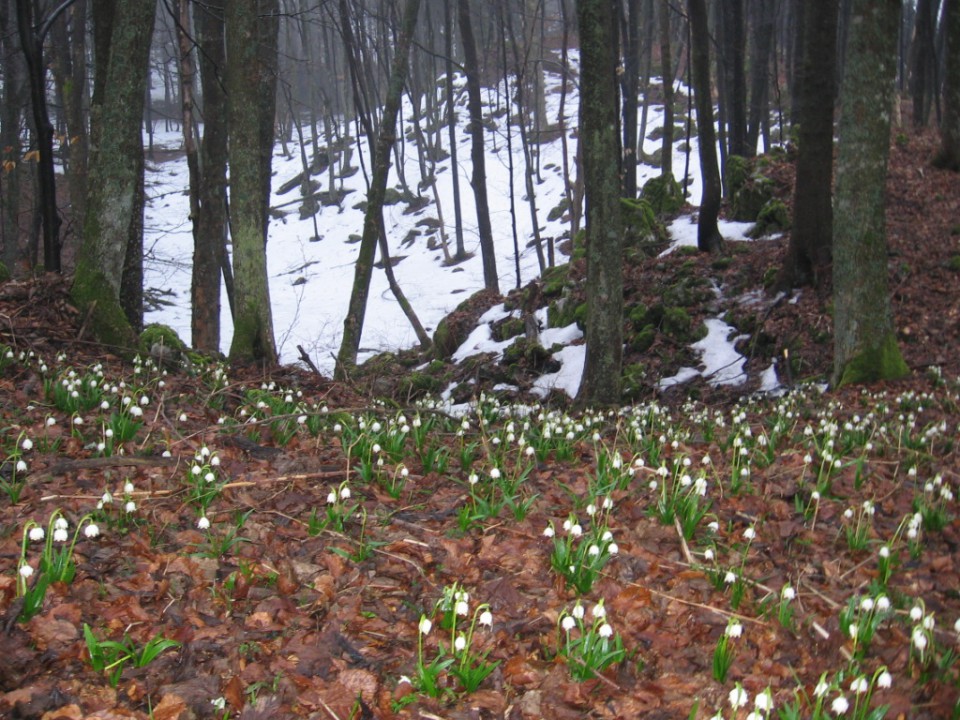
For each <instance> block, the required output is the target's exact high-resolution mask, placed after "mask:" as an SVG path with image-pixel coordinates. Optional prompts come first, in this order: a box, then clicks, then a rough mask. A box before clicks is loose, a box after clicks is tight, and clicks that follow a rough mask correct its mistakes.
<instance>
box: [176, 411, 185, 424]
mask: <svg viewBox="0 0 960 720" xmlns="http://www.w3.org/2000/svg"><path fill="white" fill-rule="evenodd" d="M178 420H180V422H186V421H187V414H186V413H185V412H182V413H180V417H179V418H178Z"/></svg>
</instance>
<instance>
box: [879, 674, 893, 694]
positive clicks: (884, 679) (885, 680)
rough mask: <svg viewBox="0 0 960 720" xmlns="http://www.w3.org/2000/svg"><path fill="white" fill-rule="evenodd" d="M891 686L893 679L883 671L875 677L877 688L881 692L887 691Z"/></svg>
mask: <svg viewBox="0 0 960 720" xmlns="http://www.w3.org/2000/svg"><path fill="white" fill-rule="evenodd" d="M891 685H893V677H892V676H891V675H890V673H888V672H887V671H886V670H884V671H883V672H882V673H880V675H879V676H878V677H877V687H878V688H882V689H883V690H887V689H889V688H890V686H891Z"/></svg>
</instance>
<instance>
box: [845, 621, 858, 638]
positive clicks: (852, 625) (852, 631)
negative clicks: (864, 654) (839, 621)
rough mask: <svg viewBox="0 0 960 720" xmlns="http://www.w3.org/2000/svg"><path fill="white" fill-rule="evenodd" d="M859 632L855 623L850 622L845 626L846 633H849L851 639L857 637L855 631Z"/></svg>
mask: <svg viewBox="0 0 960 720" xmlns="http://www.w3.org/2000/svg"><path fill="white" fill-rule="evenodd" d="M858 632H860V628H858V627H857V624H856V623H850V627H849V628H847V633H848V634H849V635H850V639H851V640H856V639H857V633H858Z"/></svg>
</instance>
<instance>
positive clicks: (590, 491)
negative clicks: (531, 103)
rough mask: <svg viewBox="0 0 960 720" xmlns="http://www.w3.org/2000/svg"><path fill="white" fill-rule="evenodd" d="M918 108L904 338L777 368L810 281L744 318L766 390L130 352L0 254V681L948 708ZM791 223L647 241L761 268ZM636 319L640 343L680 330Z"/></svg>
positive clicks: (942, 377) (113, 692) (590, 702)
mask: <svg viewBox="0 0 960 720" xmlns="http://www.w3.org/2000/svg"><path fill="white" fill-rule="evenodd" d="M933 142H934V139H933V136H932V135H923V136H920V137H917V138H904V139H901V142H897V143H895V144H894V147H893V151H892V158H891V176H890V182H889V186H888V193H889V201H890V202H889V213H888V229H889V234H890V247H891V276H890V277H891V284H892V288H891V290H892V300H893V309H894V313H895V316H896V324H897V328H898V333H899V339H900V343H901V347H902V349H903V352H904V355H905V357H906V359H907V362H908V364H909V365H910V367H911V368H912V370H913V374H912V377H911V378H910V379H908V380H904V381H901V382H897V383H889V384H885V385H879V386H871V387H867V388H859V387H857V388H848V389H844V390H842V391H839V392H835V391H827V392H824V391H823V390H821V389H819V387H818V386H816V385H813V384H806V383H801V382H800V380H803V379H813V380H821V379H823V378H824V377H826V376H827V375H828V374H829V371H830V342H829V337H830V332H831V328H830V324H829V312H828V305H829V303H828V300H829V297H828V296H826V295H820V296H818V295H817V294H816V293H813V292H809V291H808V292H804V293H801V294H800V295H799V296H797V297H796V298H795V302H793V303H789V302H782V303H779V304H776V305H772V306H770V307H769V308H768V309H767V310H765V311H764V313H763V316H762V319H763V323H762V328H755V329H756V330H758V331H759V330H762V331H763V332H765V333H767V334H768V335H769V336H770V337H771V338H772V339H771V340H770V341H769V343H768V344H769V345H770V348H771V349H770V351H769V352H770V355H771V356H772V355H774V354H775V353H776V352H778V351H779V349H781V348H783V347H789V348H790V350H791V352H792V353H795V354H799V356H800V360H799V364H798V365H797V366H796V367H797V369H798V371H799V372H798V373H797V374H796V375H795V376H794V377H795V378H796V381H797V382H796V386H795V387H793V388H791V389H790V392H788V393H787V394H785V395H783V396H779V397H752V398H743V399H740V398H738V397H737V395H739V392H738V393H737V394H736V395H735V394H734V393H735V391H734V390H731V389H730V388H722V389H715V388H711V387H710V386H709V384H707V383H706V382H695V383H694V384H693V385H690V386H684V387H681V388H678V389H676V390H671V391H669V392H666V393H656V392H655V391H653V390H650V391H649V393H648V394H647V396H645V397H641V398H639V399H638V402H637V404H635V405H634V406H632V407H629V408H625V409H624V410H623V411H622V412H620V413H608V412H586V413H579V412H573V411H572V410H571V411H567V410H565V409H563V408H561V407H559V406H553V407H551V408H548V407H532V406H530V405H527V406H525V407H520V408H516V409H514V410H513V411H506V410H505V408H504V407H501V406H498V405H497V404H495V403H494V402H492V401H487V402H481V403H478V404H476V405H475V406H474V407H473V409H472V410H471V411H470V412H469V413H468V414H467V415H466V416H464V417H452V416H450V415H449V414H447V413H446V412H445V411H443V410H442V409H437V408H436V407H433V406H431V405H429V404H423V403H420V404H417V405H408V406H402V407H398V406H397V405H396V404H394V403H384V402H382V401H378V400H377V399H375V398H373V397H371V396H369V395H368V394H365V393H363V392H361V391H360V388H359V387H355V386H346V385H342V384H337V383H333V382H332V381H329V380H327V379H325V378H321V377H318V376H316V375H313V374H310V373H308V372H305V371H301V370H297V369H291V368H285V369H281V370H279V371H277V372H275V373H272V374H271V375H270V376H269V377H266V376H263V375H262V374H261V373H259V372H258V371H256V370H254V369H251V368H229V369H224V368H221V367H220V366H218V365H214V364H210V365H204V366H198V365H195V366H193V367H192V368H191V369H190V371H185V370H183V369H178V370H170V371H163V370H160V369H158V368H156V367H154V366H153V365H152V363H149V362H147V363H140V364H131V363H129V362H122V361H121V360H120V359H119V358H117V357H115V356H113V355H111V354H109V353H106V352H104V351H103V349H101V348H99V347H97V346H95V345H93V344H91V343H89V342H86V341H84V340H82V339H78V338H82V332H81V331H82V319H81V318H80V317H79V316H78V314H77V313H76V311H75V310H74V309H73V308H72V307H71V305H70V303H69V300H68V297H67V295H66V292H65V289H64V286H63V285H62V284H61V283H59V282H58V281H56V280H52V279H42V280H38V281H33V282H9V283H6V284H5V285H2V286H0V320H2V322H0V343H2V344H3V345H4V346H5V348H9V352H7V351H6V350H5V349H4V351H3V353H2V355H0V408H2V410H0V413H2V421H0V426H2V435H0V443H2V455H0V458H6V460H5V461H4V462H3V464H2V467H0V488H2V489H3V490H4V491H5V492H4V493H3V494H0V522H2V526H0V527H2V529H0V612H2V615H0V622H2V625H0V716H3V717H9V718H50V719H51V720H53V719H55V718H64V719H66V718H92V717H96V718H127V717H135V718H146V717H153V718H157V719H162V720H171V719H174V718H191V717H217V718H224V717H242V718H273V717H315V718H329V719H343V720H346V718H374V717H376V718H391V717H411V718H417V717H421V718H496V717H509V718H580V717H596V718H636V717H645V718H686V717H704V718H706V717H723V718H734V717H737V718H745V717H747V714H748V712H750V711H754V712H756V713H757V714H756V715H754V716H753V717H768V716H769V717H798V718H799V717H804V718H807V717H840V716H843V717H858V718H867V717H871V718H879V717H889V718H898V717H908V718H946V717H954V718H956V717H960V704H958V697H960V663H958V660H957V658H958V651H960V584H958V583H960V581H958V577H960V576H958V570H960V568H958V562H960V519H958V517H960V513H958V505H957V499H956V494H957V492H958V491H960V471H958V469H957V468H958V462H957V447H958V444H957V440H958V433H960V353H958V350H960V338H958V331H960V296H958V294H957V292H956V289H955V288H956V284H957V278H958V273H960V225H958V223H960V183H957V182H956V177H955V176H951V175H949V174H947V173H940V172H938V171H934V170H931V169H930V168H929V167H928V166H927V165H926V164H925V160H926V159H927V158H928V157H929V156H930V154H931V151H932V148H933ZM789 182H790V178H789V172H788V171H787V170H784V174H783V178H782V183H783V188H782V190H783V192H784V196H785V197H786V198H787V199H789ZM784 249H785V241H783V240H780V241H766V242H756V243H747V244H743V245H738V247H736V248H735V249H733V248H728V253H730V256H731V257H732V258H733V262H731V263H719V264H718V263H717V262H716V260H717V258H707V257H704V258H701V257H699V256H689V255H688V256H680V255H678V256H677V257H676V258H671V257H667V258H666V259H663V260H658V261H651V263H650V266H649V268H648V269H649V270H650V272H653V273H662V274H667V275H669V274H670V273H671V272H673V271H675V270H676V268H677V267H678V266H679V265H682V264H687V263H693V265H694V266H695V267H696V268H697V269H698V270H700V271H702V272H704V273H717V272H722V273H734V274H727V275H724V276H723V277H721V278H719V280H718V283H725V284H727V285H732V284H734V283H736V284H739V286H740V287H741V288H742V289H743V290H746V289H748V288H750V287H754V288H756V289H758V290H759V289H760V288H761V287H762V285H763V278H764V277H769V276H770V270H771V268H775V267H777V265H778V263H779V262H780V259H781V258H782V255H783V252H784ZM688 269H689V268H688ZM628 276H629V278H630V282H631V283H632V284H631V285H629V286H628V288H627V292H628V295H631V296H632V297H635V298H638V299H640V298H642V297H643V293H645V292H649V290H648V289H645V288H646V285H645V283H647V284H649V277H648V276H644V274H643V273H642V272H641V271H640V270H637V271H635V272H629V273H628ZM751 281H755V282H754V284H753V285H751ZM709 312H712V310H710V309H708V308H706V307H704V308H703V310H702V313H701V316H706V315H707V314H708V313H709ZM696 319H697V318H696V317H695V318H694V320H696ZM657 342H660V343H666V342H667V341H666V340H663V339H661V340H658V341H657ZM658 347H659V346H658V345H655V346H654V347H653V348H652V349H651V351H650V352H649V358H648V359H647V363H648V365H647V372H648V373H649V375H650V377H651V378H652V379H655V378H657V377H661V376H664V375H668V374H671V373H673V372H675V371H676V369H677V367H678V366H679V365H680V364H682V362H684V361H685V358H684V357H683V353H682V352H679V351H678V352H676V353H673V354H669V353H665V352H659V351H658ZM764 361H765V362H768V360H764ZM671 363H672V364H671ZM740 392H742V390H741V391H740ZM693 397H696V398H697V399H696V400H695V401H694V400H692V399H691V398H693ZM381 460H382V463H381V462H380V461H381ZM21 463H23V464H21ZM105 494H106V495H109V497H104V496H105ZM58 517H62V518H64V519H65V520H66V521H67V527H66V533H65V535H66V537H67V538H68V540H67V542H60V541H59V537H61V536H62V535H63V534H64V533H63V532H62V531H61V532H59V533H58V532H57V528H56V521H57V518H58ZM31 523H36V525H32V524H31ZM92 525H95V526H96V528H97V530H98V531H99V532H98V534H97V536H96V537H91V535H93V532H92V531H91V530H89V528H90V527H91V526H92ZM207 525H208V526H207ZM38 527H40V528H43V530H44V532H43V536H44V537H43V539H39V537H37V536H39V535H40V533H39V532H38V531H37V528H38ZM548 528H549V529H551V530H552V532H553V533H554V535H553V537H549V536H547V534H545V531H546V530H547V529H548ZM31 531H32V532H31ZM607 533H609V535H608V534H607ZM31 536H33V537H36V538H37V539H35V540H31ZM55 537H56V538H57V539H55ZM24 567H29V568H31V570H32V571H33V573H32V575H30V574H29V571H25V570H24V571H21V569H22V568H24ZM28 575H29V577H28ZM460 593H466V594H465V595H462V594H460ZM578 605H579V607H580V608H583V609H585V613H584V614H583V615H582V617H581V616H580V611H579V610H578V609H577V608H578ZM598 606H600V607H601V608H602V609H603V611H602V612H601V611H598V610H597V607H598ZM461 611H462V612H465V614H461ZM486 612H489V613H490V614H489V615H486V614H485V613H486ZM427 620H429V621H430V622H429V623H427V622H425V621H427ZM488 621H489V622H488ZM428 626H429V627H428ZM608 633H610V634H609V637H607V635H608ZM460 637H462V638H463V639H462V640H461V639H459V638H460ZM165 641H170V642H165ZM594 671H596V672H594ZM861 678H862V680H861ZM818 686H819V687H818ZM758 698H759V699H758ZM740 701H743V704H742V705H741V702H740ZM768 705H772V706H773V707H774V708H775V709H774V710H773V711H772V712H768V711H767V710H765V709H764V708H766V707H767V706H768ZM844 707H846V709H845V710H844Z"/></svg>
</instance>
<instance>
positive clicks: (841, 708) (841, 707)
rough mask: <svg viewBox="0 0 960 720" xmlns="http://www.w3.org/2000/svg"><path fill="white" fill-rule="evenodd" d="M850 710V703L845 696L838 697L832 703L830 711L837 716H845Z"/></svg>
mask: <svg viewBox="0 0 960 720" xmlns="http://www.w3.org/2000/svg"><path fill="white" fill-rule="evenodd" d="M849 709H850V703H848V702H847V699H846V698H845V697H844V696H843V695H837V696H836V697H835V698H834V699H833V702H832V703H830V711H831V712H833V714H835V715H844V714H846V712H847V710H849Z"/></svg>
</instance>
